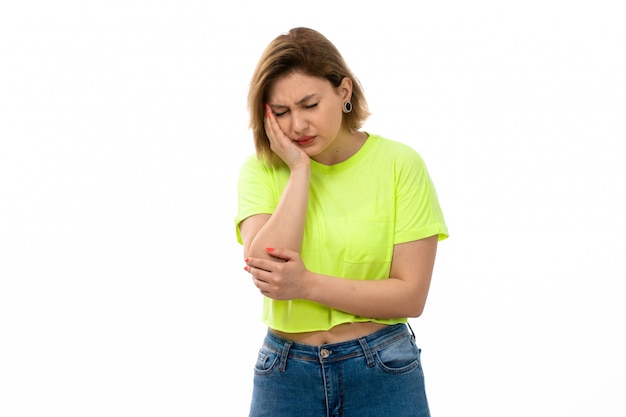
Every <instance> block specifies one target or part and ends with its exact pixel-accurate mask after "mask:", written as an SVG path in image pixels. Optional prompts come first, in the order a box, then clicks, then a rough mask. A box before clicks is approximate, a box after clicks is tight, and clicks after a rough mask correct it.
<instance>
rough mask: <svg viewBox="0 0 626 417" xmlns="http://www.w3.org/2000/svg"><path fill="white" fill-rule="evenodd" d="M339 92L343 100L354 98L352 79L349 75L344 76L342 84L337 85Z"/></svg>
mask: <svg viewBox="0 0 626 417" xmlns="http://www.w3.org/2000/svg"><path fill="white" fill-rule="evenodd" d="M337 92H338V93H339V96H340V97H341V100H342V101H344V102H345V101H348V100H350V99H351V98H352V80H351V79H350V78H348V77H343V79H342V80H341V84H339V87H337Z"/></svg>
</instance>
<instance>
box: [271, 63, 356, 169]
mask: <svg viewBox="0 0 626 417" xmlns="http://www.w3.org/2000/svg"><path fill="white" fill-rule="evenodd" d="M268 93H269V96H268V104H269V106H270V109H271V110H272V112H273V113H274V115H275V117H276V120H277V121H278V125H279V126H280V128H281V129H282V131H283V132H284V133H285V135H287V137H289V138H290V139H291V140H292V141H293V142H294V143H295V144H296V145H297V146H299V147H300V148H301V149H302V150H304V151H305V152H306V153H307V154H308V155H309V156H310V157H311V158H312V159H314V160H315V161H317V162H320V163H324V164H333V163H336V162H339V161H341V160H343V159H346V158H347V157H349V155H347V156H345V155H344V154H346V153H349V152H350V149H349V147H350V140H349V139H350V137H349V136H350V134H349V132H345V131H343V130H342V129H341V123H342V119H343V112H342V109H343V104H344V102H346V101H348V100H349V99H350V97H351V96H352V82H351V80H350V79H349V78H344V80H343V81H342V83H341V85H340V86H339V87H338V88H335V87H333V86H332V85H331V84H330V82H329V81H328V80H326V79H324V78H319V77H312V76H310V75H304V74H302V73H299V72H294V73H291V74H288V75H285V76H283V77H281V78H279V79H278V80H276V81H275V82H274V83H273V84H272V86H271V88H270V90H269V92H268ZM342 158H343V159H342Z"/></svg>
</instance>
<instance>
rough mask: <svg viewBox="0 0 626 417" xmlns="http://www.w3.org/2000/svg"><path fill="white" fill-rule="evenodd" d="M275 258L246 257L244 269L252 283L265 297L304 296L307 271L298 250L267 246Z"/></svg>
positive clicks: (281, 298)
mask: <svg viewBox="0 0 626 417" xmlns="http://www.w3.org/2000/svg"><path fill="white" fill-rule="evenodd" d="M266 251H267V253H268V254H269V255H270V256H272V257H273V258H275V260H269V259H261V258H246V259H245V262H246V266H245V267H244V269H245V270H246V271H248V273H249V274H250V275H251V276H252V281H253V282H254V285H256V287H257V288H258V289H259V290H260V291H261V293H262V294H263V295H265V296H266V297H269V298H272V299H274V300H293V299H295V298H306V290H307V287H306V281H307V278H306V277H307V275H308V273H309V271H308V270H307V269H306V266H305V265H304V262H303V261H302V259H301V258H300V254H299V253H298V252H295V251H292V250H289V249H280V248H267V249H266Z"/></svg>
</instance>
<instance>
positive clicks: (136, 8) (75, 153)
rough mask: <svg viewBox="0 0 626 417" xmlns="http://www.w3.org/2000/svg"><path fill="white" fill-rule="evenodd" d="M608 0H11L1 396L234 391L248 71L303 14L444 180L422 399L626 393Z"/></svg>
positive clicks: (62, 401)
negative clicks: (444, 233)
mask: <svg viewBox="0 0 626 417" xmlns="http://www.w3.org/2000/svg"><path fill="white" fill-rule="evenodd" d="M408 4H411V6H410V7H409V6H408ZM617 4H618V2H617V1H615V2H609V1H594V2H590V1H589V2H582V1H526V2H502V1H483V0H481V1H473V2H472V1H467V2H464V1H440V2H428V3H426V2H417V3H409V2H393V1H387V2H383V3H380V2H377V3H371V4H370V3H367V2H339V1H317V2H308V3H293V2H291V3H290V2H268V1H264V2H258V1H255V2H253V1H248V2H237V1H229V2H217V3H210V2H207V1H199V0H195V1H184V0H183V1H169V2H168V1H106V2H105V1H101V2H95V1H94V2H87V1H56V2H45V1H20V2H17V1H16V2H4V3H3V5H2V6H0V60H1V65H0V139H1V145H0V199H1V202H0V278H1V280H0V415H2V416H3V417H14V416H15V417H17V416H50V415H63V416H81V417H83V416H133V417H134V416H187V417H190V416H217V415H228V416H244V415H247V409H248V403H249V399H250V393H251V381H252V372H251V369H252V365H253V363H254V360H255V358H256V352H257V350H258V347H259V345H260V343H261V339H262V337H263V335H264V333H265V328H264V327H263V325H262V324H261V323H260V321H259V314H260V298H259V295H258V294H257V292H256V290H255V288H254V287H253V286H252V284H251V283H250V281H249V279H248V277H247V275H246V273H245V272H244V271H243V269H242V268H243V261H242V259H241V257H242V255H241V248H240V247H239V246H238V244H237V243H236V240H235V233H234V225H233V223H232V218H233V216H234V214H235V210H236V193H235V183H236V177H237V174H238V170H239V166H240V164H241V161H242V160H243V158H244V157H246V156H247V155H248V154H250V153H251V152H252V150H253V147H252V140H251V136H250V132H249V130H248V128H247V123H248V119H247V110H246V94H247V86H248V81H249V79H250V76H251V74H252V71H253V69H254V65H255V64H256V62H257V59H258V57H259V56H260V54H261V52H262V50H263V48H264V47H265V45H266V44H267V43H268V42H269V41H270V40H271V39H273V38H274V37H275V36H276V35H278V34H279V33H282V32H284V31H286V30H288V29H289V28H291V27H293V26H310V27H313V28H315V29H318V30H319V31H321V32H322V33H323V34H325V35H326V36H327V37H329V39H331V40H332V41H333V42H334V43H335V44H336V45H337V46H338V47H339V49H340V50H341V51H342V53H343V54H344V57H345V58H346V60H347V61H348V63H349V65H350V66H351V68H352V69H353V70H354V72H355V73H356V75H357V77H358V78H359V79H360V81H361V83H362V84H363V86H364V89H365V92H366V95H367V97H368V101H369V103H370V107H371V110H372V112H373V116H372V117H371V118H370V119H369V121H368V123H367V125H366V129H367V130H368V131H370V132H373V133H378V134H381V135H383V136H387V137H390V138H392V139H396V140H399V141H402V142H405V143H408V144H410V145H412V146H413V147H415V148H416V149H417V150H418V151H419V152H420V153H421V154H422V156H423V157H424V158H425V160H426V162H427V165H428V167H429V170H430V172H431V175H432V177H433V180H434V182H435V184H436V186H437V190H438V192H439V196H440V201H441V204H442V206H443V208H444V212H445V215H446V220H447V222H448V226H449V229H450V234H451V237H450V239H448V240H446V241H444V242H442V243H441V244H440V250H439V254H438V260H437V265H436V268H435V275H434V281H433V285H432V290H431V294H430V298H429V301H428V305H427V308H426V311H425V313H424V315H423V316H422V317H421V318H419V319H416V320H412V321H411V323H412V325H413V328H414V330H415V331H416V333H417V337H418V343H419V344H420V346H421V347H422V349H423V361H424V368H425V372H426V378H427V389H428V394H429V398H430V402H431V408H432V413H433V415H434V416H438V417H447V416H481V417H487V416H494V417H502V416H507V417H508V416H530V415H532V416H549V417H554V416H568V417H573V416H586V417H587V416H603V417H609V416H616V417H617V416H620V417H623V416H624V415H626V404H625V403H624V401H623V394H624V392H626V383H625V382H624V381H625V380H624V373H625V371H626V359H625V354H624V352H625V351H626V342H624V338H623V336H622V333H623V327H624V321H625V320H624V319H625V318H626V308H625V307H624V302H623V298H624V295H625V294H624V290H623V289H622V288H623V285H622V282H621V281H623V280H624V278H626V264H625V261H624V255H625V251H626V243H625V239H626V238H625V235H624V232H625V231H626V230H625V229H626V224H625V220H624V212H625V211H626V203H625V202H624V194H625V193H626V191H625V190H626V184H625V182H626V170H625V169H624V165H623V162H622V161H623V160H624V158H625V157H626V146H625V144H624V142H625V140H626V122H625V120H626V117H625V116H626V76H625V74H626V30H625V27H626V26H625V25H624V20H623V17H624V15H623V13H620V11H619V9H618V8H617ZM381 389H384V387H381Z"/></svg>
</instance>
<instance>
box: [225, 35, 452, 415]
mask: <svg viewBox="0 0 626 417" xmlns="http://www.w3.org/2000/svg"><path fill="white" fill-rule="evenodd" d="M248 106H249V111H250V118H251V128H252V131H253V135H254V141H255V146H256V150H257V152H256V155H254V156H252V157H250V159H248V160H247V161H246V162H245V163H244V165H243V167H242V170H241V174H240V178H239V186H238V192H239V211H238V213H237V215H236V218H235V223H236V226H237V237H238V239H239V242H240V243H242V244H243V251H244V258H245V266H244V269H245V270H246V271H248V273H249V274H250V276H251V278H252V282H253V284H254V285H255V286H256V287H257V288H258V289H259V291H260V292H261V294H263V296H264V304H263V314H262V318H263V321H264V322H265V323H266V324H267V326H268V332H267V335H266V337H265V339H264V341H263V344H262V347H261V349H260V351H259V355H258V359H257V362H256V366H255V376H254V390H253V395H252V404H251V411H250V416H254V417H257V416H281V417H289V416H298V417H308V416H311V417H314V416H316V417H318V416H319V417H326V416H344V417H352V416H354V417H364V416H375V417H385V416H393V417H403V416H428V415H429V409H428V403H427V400H426V393H425V388H424V375H423V372H422V367H421V362H420V350H419V349H418V347H417V346H416V344H415V336H414V334H413V332H412V331H411V330H410V327H408V325H407V319H408V318H409V317H418V316H420V315H421V314H422V311H423V309H424V305H425V303H426V298H427V295H428V289H429V285H430V280H431V275H432V271H433V265H434V262H435V253H436V249H437V242H438V241H439V240H442V239H444V238H446V237H447V235H448V231H447V228H446V225H445V222H444V218H443V215H442V212H441V209H440V207H439V202H438V199H437V194H436V192H435V189H434V187H433V184H432V182H431V179H430V177H429V175H428V172H427V170H426V167H425V165H424V162H423V160H422V158H421V157H420V156H419V154H418V153H417V152H415V151H414V150H413V149H411V148H410V147H408V146H407V145H404V144H402V143H400V142H396V141H392V140H389V139H386V138H383V137H381V136H378V135H375V134H371V133H367V132H364V131H361V130H359V129H360V128H361V126H362V124H363V122H364V121H365V119H366V118H367V116H368V115H369V113H368V110H367V104H366V100H365V97H364V95H363V91H362V89H361V86H360V85H359V83H358V81H357V79H356V78H355V77H354V75H353V74H352V73H351V71H350V70H349V69H348V66H347V65H346V63H345V62H344V60H343V58H342V56H341V55H340V53H339V52H338V50H337V49H336V48H335V46H334V45H333V44H332V43H331V42H330V41H329V40H328V39H326V38H325V37H324V36H323V35H321V34H320V33H318V32H316V31H314V30H311V29H308V28H295V29H292V30H291V31H289V32H288V33H287V34H284V35H280V36H278V37H277V38H276V39H274V40H273V41H272V42H271V43H270V44H269V45H268V47H267V48H266V50H265V52H264V53H263V55H262V56H261V59H260V61H259V63H258V65H257V68H256V70H255V72H254V75H253V77H252V81H251V85H250V91H249V97H248Z"/></svg>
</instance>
